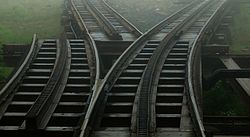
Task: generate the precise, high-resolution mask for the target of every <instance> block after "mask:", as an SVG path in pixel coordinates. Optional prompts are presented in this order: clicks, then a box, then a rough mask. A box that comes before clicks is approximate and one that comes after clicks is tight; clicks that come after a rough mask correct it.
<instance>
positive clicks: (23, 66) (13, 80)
mask: <svg viewBox="0 0 250 137" xmlns="http://www.w3.org/2000/svg"><path fill="white" fill-rule="evenodd" d="M36 43H37V35H36V34H34V36H33V40H32V43H31V46H30V49H29V52H28V54H27V56H26V57H25V59H24V61H23V63H22V64H21V66H20V67H19V68H18V70H17V71H16V72H15V74H14V75H13V76H12V78H11V79H10V80H9V81H8V82H7V83H6V84H5V86H4V87H3V88H2V89H1V91H0V99H1V100H0V104H2V103H3V102H4V101H5V100H6V97H7V96H8V95H9V93H10V92H11V91H12V90H13V89H14V87H15V85H17V84H18V83H19V80H20V79H21V78H22V76H23V74H24V72H25V71H26V70H27V67H28V66H29V64H30V63H31V60H32V59H33V57H34V56H35V50H36V48H37V47H36Z"/></svg>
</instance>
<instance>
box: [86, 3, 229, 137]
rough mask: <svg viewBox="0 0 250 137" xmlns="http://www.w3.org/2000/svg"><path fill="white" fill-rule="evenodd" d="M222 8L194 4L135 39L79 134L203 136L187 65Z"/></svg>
mask: <svg viewBox="0 0 250 137" xmlns="http://www.w3.org/2000/svg"><path fill="white" fill-rule="evenodd" d="M224 3H225V1H213V0H211V1H209V0H207V1H195V2H193V3H191V4H190V5H188V6H186V7H184V8H183V9H181V10H180V11H178V12H177V13H176V14H174V15H172V16H171V17H169V18H167V19H166V20H164V21H162V22H161V23H159V24H158V25H156V26H155V27H154V28H153V29H151V30H150V31H148V32H147V33H145V34H144V35H142V36H141V37H140V38H139V39H137V40H136V41H135V42H134V43H133V44H132V45H131V46H130V47H129V48H128V49H127V50H126V51H125V52H124V53H123V55H122V56H121V57H120V58H119V59H118V60H117V61H116V63H115V64H114V65H113V67H112V68H111V70H110V71H109V73H108V74H107V75H106V77H105V79H104V81H103V83H102V84H101V86H100V89H99V90H97V92H95V93H94V94H93V98H92V100H91V102H90V107H89V110H88V111H87V114H86V117H85V123H84V125H83V128H82V134H81V135H82V136H102V137H103V136H166V135H171V136H195V134H196V135H197V136H205V133H204V128H203V125H202V122H201V118H200V115H199V112H198V106H197V104H196V101H195V99H194V96H195V95H194V92H193V90H194V89H193V88H192V87H191V86H190V85H189V83H191V84H193V83H192V82H193V81H190V80H189V79H188V78H187V76H188V75H190V74H189V73H193V72H190V71H189V70H190V67H187V64H188V63H189V62H192V60H190V59H189V58H191V57H193V56H195V54H194V52H193V51H194V50H193V48H194V47H195V46H193V45H196V44H197V38H200V37H201V36H202V35H201V34H203V33H204V31H205V28H206V27H207V26H206V25H207V23H208V22H211V20H212V19H213V18H214V17H216V15H217V14H216V13H217V12H219V10H218V9H223V8H222V7H223V4H224ZM190 49H192V50H191V51H192V52H191V54H190ZM187 69H188V71H187ZM190 89H191V90H190ZM190 114H191V115H192V117H190ZM89 129H92V130H89Z"/></svg>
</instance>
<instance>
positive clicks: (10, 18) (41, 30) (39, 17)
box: [0, 0, 63, 43]
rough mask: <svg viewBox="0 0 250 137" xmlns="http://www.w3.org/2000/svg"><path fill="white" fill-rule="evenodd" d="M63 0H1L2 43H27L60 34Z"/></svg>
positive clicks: (0, 28)
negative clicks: (34, 36) (37, 38)
mask: <svg viewBox="0 0 250 137" xmlns="http://www.w3.org/2000/svg"><path fill="white" fill-rule="evenodd" d="M62 10H63V0H7V1H6V0H0V17H1V20H0V43H27V42H30V40H31V37H32V35H33V34H34V33H37V34H38V35H39V38H56V37H58V36H59V34H60V32H61V30H62V26H61V25H60V20H61V14H62Z"/></svg>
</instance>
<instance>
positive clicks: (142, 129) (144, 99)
mask: <svg viewBox="0 0 250 137" xmlns="http://www.w3.org/2000/svg"><path fill="white" fill-rule="evenodd" d="M209 2H211V1H204V3H201V4H200V6H199V8H198V9H196V11H194V12H193V13H192V14H191V15H190V16H189V17H187V18H186V19H185V20H183V22H182V23H180V24H179V25H178V26H175V27H174V29H172V31H171V32H169V33H168V34H167V35H166V36H165V38H164V39H163V40H162V41H161V43H160V45H159V46H158V47H157V49H156V50H155V52H154V54H153V55H152V57H151V58H150V60H149V62H148V65H147V67H146V68H145V70H144V73H143V76H142V80H141V83H140V85H139V87H138V92H139V93H137V95H139V97H138V103H135V104H138V111H137V126H138V127H137V128H136V127H134V128H135V129H137V134H138V136H149V135H148V134H149V132H154V131H153V129H151V128H152V127H151V126H150V125H151V124H150V123H151V121H150V120H152V119H151V118H150V117H151V116H150V108H151V104H150V101H151V100H152V99H151V98H152V97H153V96H151V94H152V93H153V92H152V91H153V86H154V85H155V81H157V80H156V79H155V76H156V75H157V73H159V72H156V70H157V67H159V66H162V65H163V64H162V63H164V62H162V60H164V57H167V55H168V54H169V53H170V50H171V49H172V48H173V46H174V43H176V42H177V39H176V35H177V34H179V33H180V32H184V31H185V29H186V28H188V27H189V26H190V25H191V24H192V22H194V21H195V20H196V18H198V17H199V16H200V15H201V14H202V13H203V12H205V10H206V7H208V6H209ZM160 62H161V63H160ZM150 97H151V98H150ZM151 109H152V108H151ZM145 111H147V113H145ZM153 123H154V122H153ZM149 127H150V128H149Z"/></svg>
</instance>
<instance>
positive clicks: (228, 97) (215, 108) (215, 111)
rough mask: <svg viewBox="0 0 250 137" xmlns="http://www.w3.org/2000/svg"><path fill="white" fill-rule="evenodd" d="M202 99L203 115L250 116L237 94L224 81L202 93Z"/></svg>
mask: <svg viewBox="0 0 250 137" xmlns="http://www.w3.org/2000/svg"><path fill="white" fill-rule="evenodd" d="M203 97H204V99H203V102H204V114H205V115H221V116H244V115H249V114H250V112H249V109H248V108H247V106H246V105H245V104H244V103H243V102H242V101H241V98H240V96H239V95H238V93H236V92H235V91H233V90H232V89H231V87H230V85H229V84H228V83H225V82H224V81H219V82H218V83H217V84H216V85H215V86H214V87H213V88H212V89H210V90H208V91H204V95H203Z"/></svg>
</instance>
